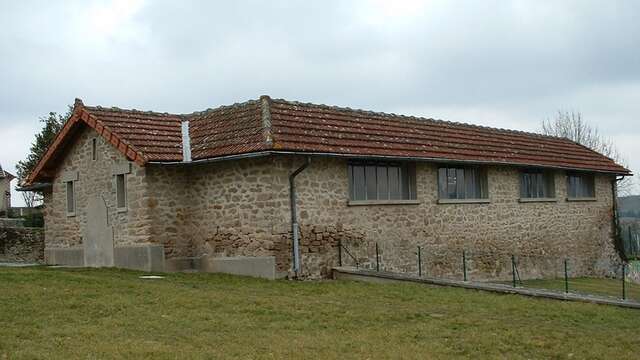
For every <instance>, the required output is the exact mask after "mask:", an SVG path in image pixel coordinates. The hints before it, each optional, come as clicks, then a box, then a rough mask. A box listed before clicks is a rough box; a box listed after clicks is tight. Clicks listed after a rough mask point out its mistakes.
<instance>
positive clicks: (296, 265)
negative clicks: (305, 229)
mask: <svg viewBox="0 0 640 360" xmlns="http://www.w3.org/2000/svg"><path fill="white" fill-rule="evenodd" d="M310 163H311V157H310V156H307V158H306V159H305V163H304V164H302V166H300V167H299V168H298V169H296V171H294V172H293V173H291V175H289V202H290V208H291V236H292V240H293V271H294V272H295V277H296V278H298V274H299V272H300V229H299V226H298V215H297V213H296V182H295V178H296V176H298V174H300V173H301V172H303V171H304V169H306V168H307V167H308V166H309V164H310Z"/></svg>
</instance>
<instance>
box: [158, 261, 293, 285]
mask: <svg viewBox="0 0 640 360" xmlns="http://www.w3.org/2000/svg"><path fill="white" fill-rule="evenodd" d="M165 269H166V271H198V272H209V273H225V274H232V275H243V276H252V277H258V278H263V279H269V280H274V279H279V278H283V277H286V276H287V274H286V273H282V272H278V271H276V258H275V256H233V257H209V256H202V257H187V258H174V259H169V260H167V261H166V264H165Z"/></svg>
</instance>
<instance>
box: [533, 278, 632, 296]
mask: <svg viewBox="0 0 640 360" xmlns="http://www.w3.org/2000/svg"><path fill="white" fill-rule="evenodd" d="M522 286H524V287H529V288H536V289H549V290H557V291H560V292H564V291H565V284H564V279H548V280H525V281H523V282H522ZM625 287H626V298H627V300H634V301H640V285H637V284H633V283H629V282H626V283H625ZM569 292H572V293H576V294H591V295H600V296H608V297H613V298H616V299H621V298H622V280H620V279H617V280H616V279H596V278H570V279H569Z"/></svg>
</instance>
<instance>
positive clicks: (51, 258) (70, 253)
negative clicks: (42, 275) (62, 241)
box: [44, 247, 84, 267]
mask: <svg viewBox="0 0 640 360" xmlns="http://www.w3.org/2000/svg"><path fill="white" fill-rule="evenodd" d="M44 262H45V264H47V265H65V266H78V267H80V266H84V249H83V248H81V247H72V248H71V247H70V248H46V249H44Z"/></svg>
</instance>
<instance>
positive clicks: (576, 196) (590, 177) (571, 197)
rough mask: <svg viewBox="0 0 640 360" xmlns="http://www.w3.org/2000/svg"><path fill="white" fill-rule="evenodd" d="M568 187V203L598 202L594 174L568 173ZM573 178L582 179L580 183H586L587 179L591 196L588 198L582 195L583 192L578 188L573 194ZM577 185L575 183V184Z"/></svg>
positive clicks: (580, 184) (588, 195)
mask: <svg viewBox="0 0 640 360" xmlns="http://www.w3.org/2000/svg"><path fill="white" fill-rule="evenodd" d="M566 178H567V181H566V186H567V188H566V189H567V201H595V200H597V198H596V195H597V192H596V176H595V174H592V173H582V172H567V174H566ZM572 178H576V179H580V181H584V180H585V179H586V180H587V181H588V182H587V183H586V184H587V185H588V186H589V187H590V188H589V189H588V190H589V192H590V193H589V194H587V195H586V196H585V195H584V194H582V190H584V189H580V188H577V189H576V191H575V192H574V193H573V194H572V191H571V186H572ZM584 184H585V183H579V184H577V185H578V186H582V185H584ZM573 185H575V183H574V184H573Z"/></svg>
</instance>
